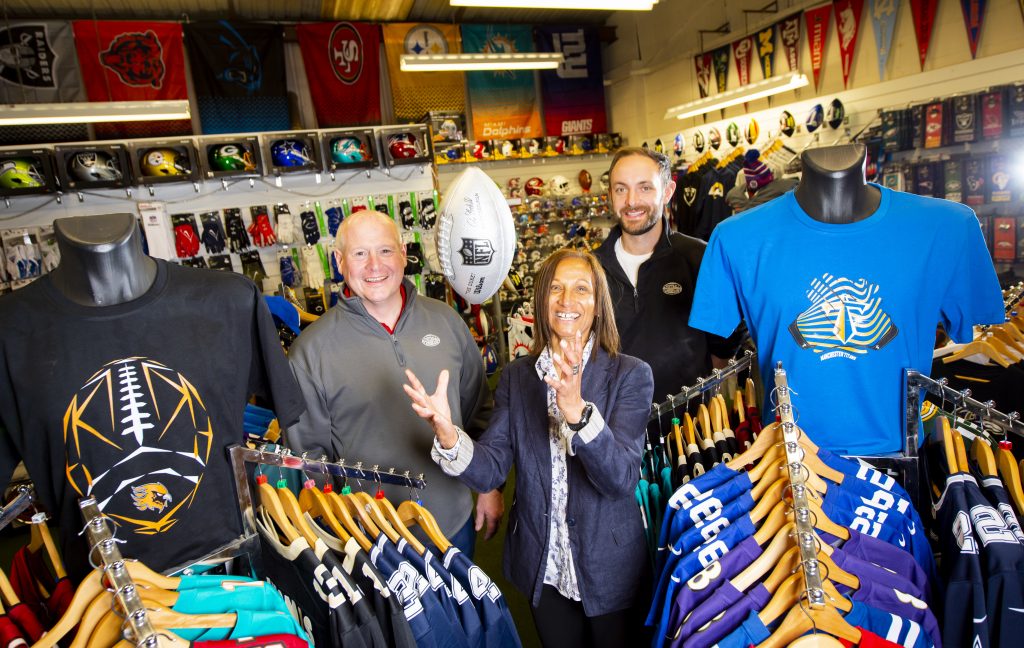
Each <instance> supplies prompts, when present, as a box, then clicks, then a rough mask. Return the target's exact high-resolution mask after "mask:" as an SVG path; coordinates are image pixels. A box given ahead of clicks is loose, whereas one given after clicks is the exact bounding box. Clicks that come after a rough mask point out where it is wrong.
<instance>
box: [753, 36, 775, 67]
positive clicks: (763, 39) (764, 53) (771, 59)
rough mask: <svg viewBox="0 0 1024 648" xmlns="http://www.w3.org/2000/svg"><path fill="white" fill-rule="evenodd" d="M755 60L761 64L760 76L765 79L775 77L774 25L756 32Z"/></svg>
mask: <svg viewBox="0 0 1024 648" xmlns="http://www.w3.org/2000/svg"><path fill="white" fill-rule="evenodd" d="M755 42H756V43H757V60H758V61H760V63H761V75H762V77H763V78H765V79H767V78H770V77H773V76H775V25H772V26H771V27H768V28H767V29H762V30H761V31H759V32H757V39H756V41H755Z"/></svg>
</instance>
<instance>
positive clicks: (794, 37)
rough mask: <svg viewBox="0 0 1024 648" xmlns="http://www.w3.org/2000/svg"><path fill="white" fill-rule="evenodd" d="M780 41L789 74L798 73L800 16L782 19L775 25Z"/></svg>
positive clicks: (794, 15) (795, 15)
mask: <svg viewBox="0 0 1024 648" xmlns="http://www.w3.org/2000/svg"><path fill="white" fill-rule="evenodd" d="M775 25H776V27H777V28H778V31H779V38H780V39H781V40H782V49H783V50H784V51H785V52H786V62H787V63H789V71H790V72H799V71H800V14H798V13H796V14H793V15H792V16H790V17H789V18H783V19H782V20H780V21H779V22H777V23H775Z"/></svg>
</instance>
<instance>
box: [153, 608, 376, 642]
mask: <svg viewBox="0 0 1024 648" xmlns="http://www.w3.org/2000/svg"><path fill="white" fill-rule="evenodd" d="M234 614H235V625H234V627H233V628H207V629H205V630H203V631H202V632H200V633H199V636H198V637H197V638H196V639H195V641H197V642H200V641H216V640H223V639H231V640H238V639H245V638H250V637H258V636H261V635H265V634H290V635H295V636H297V637H308V636H310V635H307V634H305V633H304V632H303V630H302V629H301V628H300V627H299V626H298V625H297V624H296V623H295V619H294V618H293V617H292V615H290V614H284V613H283V612H253V611H251V610H237V611H235V613H234ZM178 630H179V629H178V628H174V629H172V632H174V634H176V635H177V634H178ZM178 636H180V635H178ZM310 645H312V644H310ZM356 645H359V644H356Z"/></svg>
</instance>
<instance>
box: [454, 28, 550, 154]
mask: <svg viewBox="0 0 1024 648" xmlns="http://www.w3.org/2000/svg"><path fill="white" fill-rule="evenodd" d="M462 47H463V50H464V51H466V52H472V53H476V52H495V53H497V52H502V53H512V52H533V51H535V50H534V45H533V30H532V29H531V28H530V27H528V26H526V25H462ZM466 80H467V86H468V87H469V102H470V109H471V111H472V115H473V139H476V140H489V139H513V138H519V137H540V136H541V135H543V133H542V132H541V121H540V102H539V101H538V97H537V91H536V87H535V86H534V71H533V70H499V71H495V72H467V73H466Z"/></svg>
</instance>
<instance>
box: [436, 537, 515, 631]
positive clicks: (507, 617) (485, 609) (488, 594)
mask: <svg viewBox="0 0 1024 648" xmlns="http://www.w3.org/2000/svg"><path fill="white" fill-rule="evenodd" d="M443 564H444V566H445V568H446V569H447V570H448V571H449V572H450V573H451V574H452V576H454V577H455V578H456V579H458V581H459V582H460V583H461V584H462V585H463V587H465V589H466V591H467V592H469V595H470V596H471V597H473V601H474V603H475V605H476V609H477V612H478V613H479V614H480V620H481V622H482V623H483V628H484V645H485V646H486V647H487V648H520V646H521V645H522V644H521V643H520V641H519V633H518V632H516V626H515V622H514V621H513V620H512V614H511V613H510V612H509V609H508V605H506V603H505V597H504V596H502V595H501V590H499V589H498V586H497V585H495V584H494V581H492V580H491V579H490V577H489V576H488V575H487V574H486V573H484V570H482V569H480V568H479V567H478V566H476V565H475V564H473V561H472V560H470V559H469V558H468V557H467V556H466V554H464V553H462V552H461V551H459V549H458V547H455V546H452V547H449V548H448V551H446V552H444V557H443Z"/></svg>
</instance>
